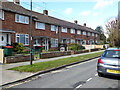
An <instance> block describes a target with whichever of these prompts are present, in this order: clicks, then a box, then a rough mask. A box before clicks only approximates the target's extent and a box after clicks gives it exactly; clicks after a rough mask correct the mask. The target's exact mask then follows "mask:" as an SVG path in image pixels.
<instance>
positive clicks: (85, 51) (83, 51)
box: [74, 50, 89, 54]
mask: <svg viewBox="0 0 120 90" xmlns="http://www.w3.org/2000/svg"><path fill="white" fill-rule="evenodd" d="M87 52H89V50H81V51H74V54H80V53H87Z"/></svg>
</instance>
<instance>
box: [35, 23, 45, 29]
mask: <svg viewBox="0 0 120 90" xmlns="http://www.w3.org/2000/svg"><path fill="white" fill-rule="evenodd" d="M36 29H42V30H45V23H39V22H36Z"/></svg>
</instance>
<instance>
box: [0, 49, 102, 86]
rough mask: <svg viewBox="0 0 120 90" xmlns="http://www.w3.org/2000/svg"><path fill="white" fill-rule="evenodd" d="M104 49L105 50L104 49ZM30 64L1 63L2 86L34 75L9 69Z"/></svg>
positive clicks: (0, 76)
mask: <svg viewBox="0 0 120 90" xmlns="http://www.w3.org/2000/svg"><path fill="white" fill-rule="evenodd" d="M102 51H104V50H102ZM102 51H95V52H89V53H82V54H75V55H69V56H61V57H55V58H49V59H40V60H36V61H33V63H37V62H47V61H53V60H57V59H62V58H67V57H76V56H80V55H87V54H91V53H97V52H102ZM28 64H30V62H29V61H28V62H20V63H12V64H0V86H1V85H4V84H7V83H11V82H15V81H18V80H21V79H24V78H27V77H30V76H32V75H34V74H35V73H28V72H27V73H26V72H18V71H12V70H7V69H9V68H13V67H18V66H22V65H28Z"/></svg>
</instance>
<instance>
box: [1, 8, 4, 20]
mask: <svg viewBox="0 0 120 90" xmlns="http://www.w3.org/2000/svg"><path fill="white" fill-rule="evenodd" d="M0 12H1V17H0V19H2V20H4V11H3V10H0Z"/></svg>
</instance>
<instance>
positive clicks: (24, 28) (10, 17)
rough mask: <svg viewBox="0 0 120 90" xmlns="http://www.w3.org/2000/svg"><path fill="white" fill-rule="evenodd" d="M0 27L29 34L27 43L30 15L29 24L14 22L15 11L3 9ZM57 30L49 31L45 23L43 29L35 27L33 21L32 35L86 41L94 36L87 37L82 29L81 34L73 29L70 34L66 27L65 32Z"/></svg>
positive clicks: (13, 38)
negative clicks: (72, 32) (0, 25)
mask: <svg viewBox="0 0 120 90" xmlns="http://www.w3.org/2000/svg"><path fill="white" fill-rule="evenodd" d="M2 28H3V29H8V30H13V31H16V33H20V34H29V43H30V17H29V24H22V23H16V22H15V13H12V12H8V11H4V20H3V21H2ZM58 31H60V32H58V33H57V34H56V32H54V31H51V25H50V24H45V30H40V29H36V28H35V21H33V36H47V37H50V38H58V39H59V37H67V38H71V39H74V40H75V39H76V38H83V40H86V42H88V40H89V39H93V40H95V37H93V36H92V34H91V36H89V37H86V36H84V35H82V32H83V31H81V35H78V34H77V30H75V34H71V33H70V28H68V32H67V33H64V32H61V27H59V30H58ZM15 35H16V34H13V35H12V37H11V39H12V42H15V41H16V39H15ZM59 35H60V36H59ZM96 40H99V36H98V37H97V38H96ZM76 42H77V40H76ZM87 44H88V43H87ZM28 46H29V45H28Z"/></svg>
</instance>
